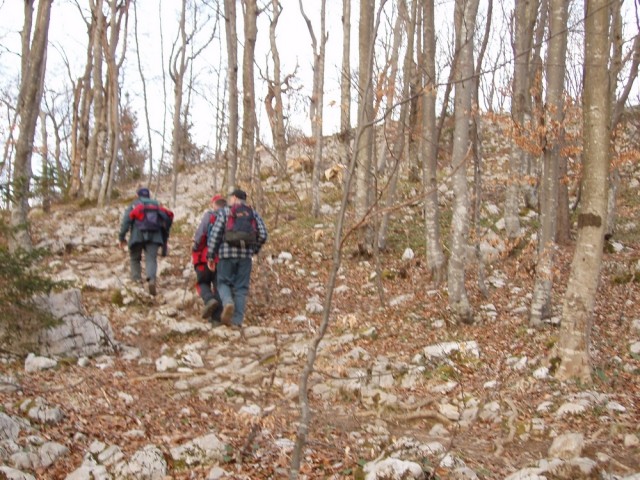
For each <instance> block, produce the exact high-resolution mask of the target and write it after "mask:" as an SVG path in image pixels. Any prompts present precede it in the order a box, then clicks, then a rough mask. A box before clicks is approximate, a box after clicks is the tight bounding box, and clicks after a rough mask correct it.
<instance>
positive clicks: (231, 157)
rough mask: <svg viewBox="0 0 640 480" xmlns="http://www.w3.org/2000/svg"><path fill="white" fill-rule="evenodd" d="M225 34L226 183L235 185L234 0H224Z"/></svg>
mask: <svg viewBox="0 0 640 480" xmlns="http://www.w3.org/2000/svg"><path fill="white" fill-rule="evenodd" d="M224 15H225V35H226V40H227V75H228V90H229V135H228V138H227V160H228V165H227V184H228V187H229V188H230V189H233V188H235V187H236V186H237V180H236V176H237V172H238V31H237V28H236V0H224Z"/></svg>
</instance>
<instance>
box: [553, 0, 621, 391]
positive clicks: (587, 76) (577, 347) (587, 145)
mask: <svg viewBox="0 0 640 480" xmlns="http://www.w3.org/2000/svg"><path fill="white" fill-rule="evenodd" d="M608 4H609V0H586V1H585V5H586V8H585V59H587V61H586V62H585V65H584V106H583V119H584V133H583V137H582V139H583V140H582V141H583V150H584V154H583V156H584V162H583V178H582V183H583V187H582V192H583V193H582V197H583V198H582V200H581V204H580V214H579V216H578V238H577V242H576V250H575V253H574V256H573V262H572V263H571V274H570V276H569V283H568V285H567V291H566V293H565V297H564V304H563V308H562V323H561V327H560V336H559V339H558V343H557V345H556V347H555V349H554V353H553V357H554V358H552V360H551V361H552V364H553V365H555V366H557V370H556V373H555V376H556V378H558V379H560V380H567V379H570V378H578V379H580V381H582V382H586V383H590V382H591V365H590V358H589V346H590V333H591V323H592V319H593V308H594V305H595V297H596V291H597V287H598V280H599V278H600V266H601V263H602V247H603V245H604V233H605V228H606V215H607V188H608V175H609V164H610V161H609V157H610V153H609V149H610V140H611V135H610V127H611V118H610V109H611V98H610V96H608V95H602V86H603V85H608V83H609V81H610V78H609V71H608V63H609V11H608V8H607V5H608ZM554 360H555V361H554Z"/></svg>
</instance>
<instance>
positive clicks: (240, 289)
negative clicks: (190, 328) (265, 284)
mask: <svg viewBox="0 0 640 480" xmlns="http://www.w3.org/2000/svg"><path fill="white" fill-rule="evenodd" d="M251 265H252V261H251V258H221V259H220V261H219V262H218V266H217V268H216V271H217V277H218V293H219V294H220V298H221V299H222V305H223V306H224V305H228V304H230V303H233V304H234V307H235V310H234V312H233V317H232V318H231V322H232V323H233V324H234V325H242V320H243V319H244V311H245V308H246V306H247V294H248V293H249V281H250V279H251Z"/></svg>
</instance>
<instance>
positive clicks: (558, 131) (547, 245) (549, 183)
mask: <svg viewBox="0 0 640 480" xmlns="http://www.w3.org/2000/svg"><path fill="white" fill-rule="evenodd" d="M549 9H550V12H549V45H548V47H547V61H546V70H547V74H546V78H547V88H546V100H545V107H546V109H545V112H544V113H545V117H546V119H545V122H544V123H545V126H546V131H545V142H544V147H543V154H542V155H543V156H542V174H541V188H540V229H539V233H538V261H537V264H536V279H535V285H534V289H533V299H532V300H531V312H530V315H529V323H530V325H531V326H534V327H537V326H540V325H541V324H542V320H543V319H544V318H548V317H549V316H550V315H551V287H552V285H553V268H554V263H555V262H554V258H555V250H556V233H557V214H556V212H557V205H558V200H559V197H558V193H559V183H560V178H559V157H560V155H561V148H562V142H563V137H564V78H565V62H566V55H567V18H568V16H569V15H568V12H569V0H550V4H549Z"/></svg>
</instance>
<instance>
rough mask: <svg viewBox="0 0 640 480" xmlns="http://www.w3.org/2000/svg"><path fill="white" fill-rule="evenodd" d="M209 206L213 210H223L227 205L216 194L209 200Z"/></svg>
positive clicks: (224, 200)
mask: <svg viewBox="0 0 640 480" xmlns="http://www.w3.org/2000/svg"><path fill="white" fill-rule="evenodd" d="M211 205H212V206H213V207H214V208H224V207H226V205H227V200H226V199H225V198H224V197H223V196H222V195H220V194H216V195H214V196H213V198H212V199H211Z"/></svg>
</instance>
